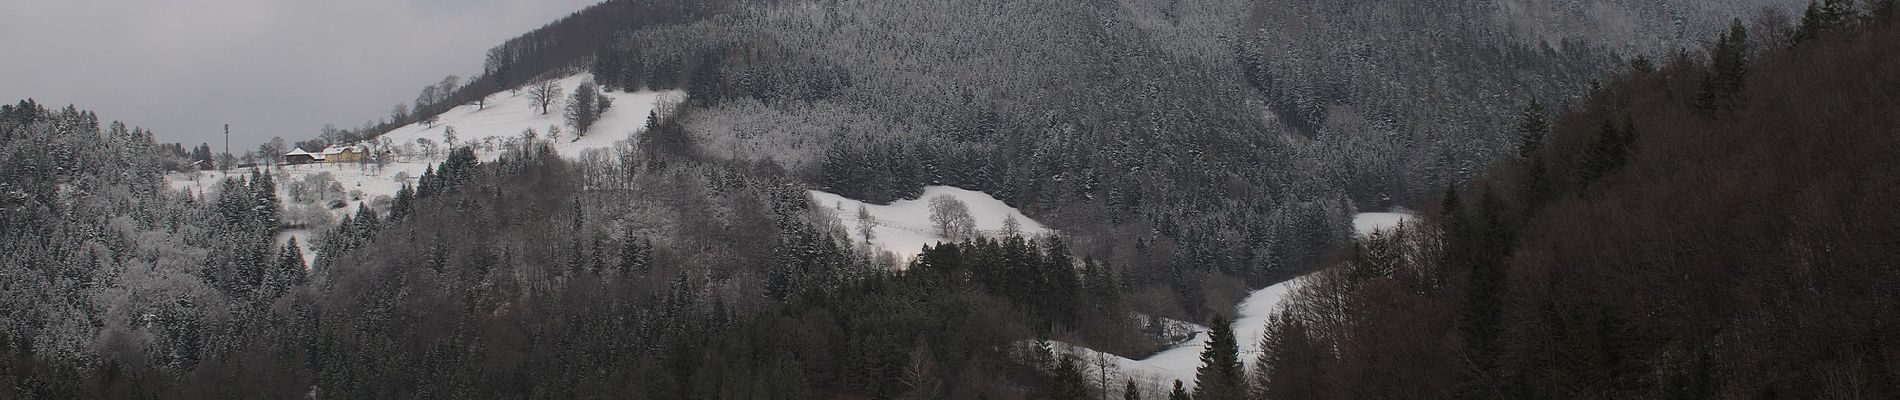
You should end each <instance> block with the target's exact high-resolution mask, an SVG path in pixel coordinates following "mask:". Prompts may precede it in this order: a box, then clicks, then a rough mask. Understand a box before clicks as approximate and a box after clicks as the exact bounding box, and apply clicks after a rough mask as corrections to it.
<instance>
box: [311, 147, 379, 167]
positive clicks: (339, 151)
mask: <svg viewBox="0 0 1900 400" xmlns="http://www.w3.org/2000/svg"><path fill="white" fill-rule="evenodd" d="M317 159H318V160H322V161H323V162H327V163H340V162H360V161H364V160H367V159H369V146H364V145H351V146H334V147H330V148H328V149H324V150H323V154H319V155H318V157H317Z"/></svg>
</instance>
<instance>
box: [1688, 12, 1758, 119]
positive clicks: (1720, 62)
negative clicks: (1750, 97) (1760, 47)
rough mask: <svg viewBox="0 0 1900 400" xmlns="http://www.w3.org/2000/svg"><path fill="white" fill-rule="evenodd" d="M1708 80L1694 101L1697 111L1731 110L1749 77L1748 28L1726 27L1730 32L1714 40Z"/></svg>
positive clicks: (1737, 24) (1739, 24) (1738, 24)
mask: <svg viewBox="0 0 1900 400" xmlns="http://www.w3.org/2000/svg"><path fill="white" fill-rule="evenodd" d="M1709 58H1710V60H1709V69H1710V71H1709V76H1708V77H1706V78H1704V79H1703V81H1702V92H1701V93H1700V94H1699V95H1698V96H1697V97H1696V109H1697V110H1698V111H1701V112H1702V113H1703V114H1704V115H1714V114H1715V113H1716V112H1718V111H1724V110H1729V109H1733V108H1735V106H1736V103H1738V100H1737V98H1738V97H1739V96H1740V95H1741V92H1742V84H1743V82H1744V81H1746V77H1747V75H1748V28H1746V27H1743V26H1742V20H1740V19H1737V20H1734V21H1732V22H1730V23H1729V30H1728V32H1726V33H1723V34H1722V36H1721V37H1719V38H1717V39H1716V42H1715V48H1714V49H1711V50H1710V52H1709Z"/></svg>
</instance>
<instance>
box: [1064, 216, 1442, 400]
mask: <svg viewBox="0 0 1900 400" xmlns="http://www.w3.org/2000/svg"><path fill="white" fill-rule="evenodd" d="M1411 217H1412V215H1411V214H1408V213H1397V212H1392V213H1362V214H1358V215H1354V216H1353V221H1352V222H1353V229H1354V230H1355V231H1356V232H1357V233H1358V235H1359V236H1361V237H1364V236H1366V235H1370V234H1371V233H1372V232H1373V231H1375V230H1380V229H1390V228H1391V227H1394V226H1397V225H1398V224H1399V223H1400V222H1401V221H1404V220H1406V219H1408V218H1411ZM1303 279H1304V278H1293V279H1291V280H1288V281H1286V282H1281V283H1279V284H1275V285H1273V286H1268V287H1265V288H1261V289H1259V290H1255V291H1253V292H1252V293H1248V294H1247V298H1246V299H1245V300H1242V301H1241V302H1240V305H1239V306H1238V307H1237V308H1238V310H1236V311H1237V314H1238V315H1239V318H1236V319H1235V320H1234V325H1233V327H1234V338H1235V340H1236V341H1237V342H1238V344H1239V345H1240V359H1241V360H1242V361H1244V362H1245V363H1246V364H1247V368H1249V369H1251V368H1255V367H1256V366H1255V365H1254V361H1255V359H1257V358H1258V357H1259V355H1260V339H1261V338H1262V337H1263V336H1265V335H1266V328H1267V318H1268V317H1270V316H1272V315H1273V314H1274V313H1276V312H1279V311H1280V309H1281V308H1282V307H1284V305H1283V304H1282V301H1283V300H1285V299H1286V297H1287V295H1288V294H1291V293H1292V292H1293V290H1294V289H1296V288H1298V287H1299V286H1300V283H1301V282H1302V281H1303ZM1207 340H1208V337H1207V334H1206V333H1205V332H1202V333H1201V334H1199V335H1196V336H1195V337H1194V339H1193V340H1189V341H1187V342H1185V343H1182V344H1180V345H1177V346H1175V347H1172V348H1168V349H1167V350H1162V351H1161V352H1159V353H1155V354H1154V355H1151V356H1148V357H1147V358H1143V359H1140V360H1133V359H1128V358H1125V357H1121V356H1117V355H1113V354H1106V353H1100V352H1097V351H1095V350H1092V349H1089V348H1086V347H1081V346H1074V345H1070V344H1067V343H1055V344H1054V345H1055V346H1056V348H1057V349H1064V350H1068V351H1069V352H1070V353H1071V354H1075V355H1076V356H1078V357H1080V358H1081V359H1082V360H1084V361H1089V362H1090V364H1089V365H1088V366H1087V367H1086V368H1087V372H1088V374H1090V376H1093V374H1096V373H1099V371H1101V369H1100V367H1099V366H1098V365H1095V364H1094V361H1095V360H1107V361H1109V364H1110V365H1113V366H1114V367H1113V369H1112V370H1111V372H1114V373H1116V374H1120V376H1122V378H1119V379H1118V380H1124V381H1125V380H1128V379H1133V380H1134V381H1135V382H1136V384H1137V385H1140V386H1148V387H1167V386H1170V385H1172V384H1173V382H1174V380H1177V379H1179V380H1181V384H1182V385H1183V386H1185V387H1187V388H1190V389H1192V388H1193V387H1194V370H1195V369H1197V368H1200V366H1201V351H1202V350H1203V349H1206V348H1207ZM1157 385H1158V386H1157ZM1116 387H1119V386H1116Z"/></svg>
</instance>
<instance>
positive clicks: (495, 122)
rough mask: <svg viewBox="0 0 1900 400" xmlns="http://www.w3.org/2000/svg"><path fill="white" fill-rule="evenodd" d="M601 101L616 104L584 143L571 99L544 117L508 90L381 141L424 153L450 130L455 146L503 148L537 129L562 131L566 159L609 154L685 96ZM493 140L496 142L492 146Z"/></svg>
mask: <svg viewBox="0 0 1900 400" xmlns="http://www.w3.org/2000/svg"><path fill="white" fill-rule="evenodd" d="M592 78H593V75H592V74H586V73H582V74H576V75H573V76H569V77H566V78H562V79H560V85H561V93H563V94H566V95H572V94H573V93H574V88H576V87H580V83H581V81H583V80H588V79H592ZM601 96H602V97H605V98H610V99H613V106H612V107H609V108H607V113H606V114H605V115H602V116H601V118H600V121H599V122H595V123H594V126H593V128H591V129H590V130H589V131H588V133H587V135H585V136H581V137H580V138H579V139H576V138H575V137H574V129H573V127H569V126H567V123H566V120H564V119H563V117H562V115H564V114H563V113H564V111H565V108H564V107H565V105H566V104H567V99H566V98H565V97H563V98H562V99H561V101H557V102H555V103H554V104H553V105H551V106H549V107H548V113H547V114H542V113H541V108H540V107H535V106H534V105H533V102H532V100H531V99H530V98H529V97H528V91H527V90H513V91H503V92H498V93H495V94H491V95H488V103H487V105H486V106H478V105H475V104H465V105H461V106H458V107H455V108H453V109H450V110H449V111H447V112H444V113H442V115H440V116H438V117H437V121H436V123H435V124H433V125H431V124H422V123H416V124H410V125H408V126H404V127H401V128H396V129H395V130H392V131H389V133H387V134H384V135H383V136H382V137H383V138H387V139H388V140H389V143H390V145H391V146H395V147H398V148H401V147H403V146H404V145H412V146H415V147H416V148H420V147H421V145H420V144H418V143H417V142H416V139H427V140H429V141H432V142H435V143H437V144H438V145H441V144H445V140H446V138H445V137H444V136H443V135H442V134H443V133H444V132H445V131H446V130H447V129H448V128H449V127H454V128H455V136H456V144H457V145H471V144H484V143H488V144H492V146H478V147H480V148H487V147H493V148H495V149H500V146H501V143H502V142H504V141H506V140H508V139H511V138H518V137H521V132H522V131H525V130H528V129H534V131H535V132H536V133H537V134H538V135H540V137H542V138H544V139H545V138H547V137H548V127H550V126H558V127H560V129H561V136H560V137H559V138H558V140H556V141H555V145H554V149H555V150H556V151H559V152H560V153H561V155H563V156H566V157H578V156H580V155H581V153H583V152H585V151H587V150H591V149H606V148H611V147H613V146H614V143H616V142H619V141H622V140H626V139H627V138H629V137H632V136H633V133H634V132H636V131H639V130H641V129H645V128H646V124H647V115H648V114H649V113H651V112H653V111H654V110H657V109H659V108H660V107H661V106H662V104H667V103H677V102H678V101H679V100H680V99H684V98H685V94H683V93H682V92H680V91H677V90H671V91H661V92H650V91H647V92H635V93H624V92H602V93H601ZM491 140H492V142H490V141H491ZM499 155H500V153H499V152H498V151H487V152H483V154H482V157H481V158H482V159H483V160H493V159H495V158H496V157H498V156H499Z"/></svg>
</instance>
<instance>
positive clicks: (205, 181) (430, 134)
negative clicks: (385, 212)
mask: <svg viewBox="0 0 1900 400" xmlns="http://www.w3.org/2000/svg"><path fill="white" fill-rule="evenodd" d="M591 77H592V75H590V74H585V73H583V74H577V75H573V76H569V77H566V78H562V79H560V84H561V90H562V93H564V94H572V93H574V88H576V87H579V86H580V83H581V81H583V80H586V79H590V78H591ZM601 95H602V96H603V97H607V98H611V99H613V106H612V107H609V108H608V109H607V113H606V114H604V115H602V116H601V119H600V121H598V122H595V123H594V127H593V129H592V130H591V131H590V132H588V134H587V135H585V136H581V137H580V138H579V139H576V138H575V137H574V135H573V128H572V127H568V126H566V121H565V120H564V119H562V115H563V114H562V112H563V111H564V109H563V108H562V107H563V106H564V105H565V104H566V98H565V97H563V98H562V99H561V101H558V102H556V103H555V104H553V105H551V106H550V107H548V114H547V115H542V114H541V110H540V109H539V108H538V107H530V106H529V104H530V101H529V99H528V94H527V91H526V90H515V91H502V92H499V93H495V94H491V95H488V100H487V106H486V107H478V106H476V105H474V104H468V105H462V106H458V107H455V108H453V109H450V110H449V111H447V112H444V113H442V114H441V115H440V116H438V117H437V121H436V123H435V124H434V125H425V124H420V123H418V124H412V125H408V126H403V127H400V128H396V129H395V130H392V131H390V132H389V133H387V134H384V135H383V136H382V138H387V142H388V143H389V144H390V146H391V147H394V148H396V149H398V150H403V149H406V150H408V151H398V152H397V153H398V154H396V155H394V156H393V157H392V158H394V159H393V160H388V161H389V162H385V163H383V164H382V166H381V167H378V166H376V165H374V164H365V163H333V164H331V163H318V164H303V165H283V166H276V167H272V174H273V175H272V177H273V178H274V179H275V180H276V182H277V194H278V199H280V200H282V202H283V203H284V205H285V207H286V208H289V207H291V206H292V205H291V201H290V196H289V191H288V190H287V189H288V186H289V183H290V182H292V181H299V180H303V179H305V178H306V177H309V176H313V175H317V174H321V173H326V172H327V173H330V175H331V176H334V177H335V178H336V181H337V183H338V184H340V185H342V187H343V192H344V193H346V195H345V196H344V197H345V199H346V200H347V205H346V206H345V207H342V208H335V209H329V210H328V211H329V212H330V213H331V217H332V218H333V219H334V218H341V217H343V215H345V213H348V212H353V211H355V210H356V209H357V207H359V206H361V205H362V204H363V203H366V202H372V201H375V200H376V199H377V198H378V197H382V196H391V197H394V196H395V195H396V191H397V190H398V189H400V188H402V184H403V183H404V182H407V183H409V184H411V185H414V184H415V183H416V179H417V178H420V177H421V176H422V172H423V171H424V170H426V169H428V168H429V167H430V166H433V165H436V164H439V163H441V162H442V161H443V159H444V158H445V157H447V154H448V151H447V146H445V145H446V144H447V143H446V141H445V138H444V137H443V136H442V133H443V131H444V129H446V128H447V127H451V126H452V127H455V131H456V144H457V145H458V146H471V145H472V146H474V147H475V148H476V149H477V150H476V153H477V154H478V158H480V159H482V160H485V161H486V160H494V159H496V158H498V157H499V156H500V149H501V148H502V144H503V143H504V142H506V141H507V140H508V139H512V138H518V137H520V136H521V132H522V131H524V130H527V129H529V128H533V129H534V130H535V132H537V133H538V134H539V136H540V137H541V138H542V139H546V138H547V137H548V136H547V132H548V127H549V126H560V127H561V130H562V131H563V132H562V133H561V137H560V138H559V140H557V141H556V142H555V145H554V148H555V150H556V151H558V152H559V153H560V154H561V155H562V156H564V157H579V156H580V155H581V154H583V153H584V152H586V151H588V150H594V149H609V148H612V147H613V146H614V145H615V144H616V143H618V142H621V141H624V140H627V139H628V138H631V137H634V134H635V133H637V132H638V131H640V130H642V129H645V128H646V124H647V116H648V114H649V113H652V112H653V111H654V110H657V109H660V108H661V107H665V106H666V104H670V103H675V102H678V101H679V100H680V99H683V98H684V97H685V95H684V94H682V93H681V92H680V91H677V90H675V91H663V92H637V93H622V92H603V93H601ZM419 138H421V139H428V140H429V141H432V142H435V143H436V144H437V145H438V146H442V147H441V148H440V149H438V150H437V151H436V153H435V154H433V155H430V154H424V153H423V152H422V146H421V145H420V144H418V143H417V141H416V139H419ZM378 141H382V140H378ZM345 144H347V143H345ZM405 145H406V146H405ZM303 150H306V151H321V150H323V149H303ZM251 170H252V168H238V169H233V170H231V172H230V173H229V174H228V175H227V174H225V173H220V172H218V171H200V172H191V173H170V174H166V175H165V179H166V181H167V182H166V183H167V184H168V186H170V187H171V188H172V189H173V190H178V191H181V192H187V193H191V194H192V195H196V196H205V195H210V194H215V193H217V191H218V187H219V184H220V182H222V181H223V180H224V178H225V177H227V176H229V177H241V176H245V175H249V174H250V173H251ZM398 175H402V176H403V178H405V179H397V177H398ZM356 192H360V195H357V194H356ZM986 197H987V196H986ZM972 206H973V207H974V204H972ZM856 210H857V209H856V208H853V209H852V211H853V212H855V211H856ZM973 211H974V210H973ZM853 216H855V214H853ZM926 219H927V218H926ZM979 222H980V221H979ZM999 223H1000V222H999ZM1038 226H1040V225H1038ZM324 228H327V226H311V227H306V228H305V229H298V230H286V231H285V232H284V233H282V234H279V235H278V238H277V240H278V242H279V243H282V242H283V241H284V240H286V239H288V238H290V237H292V236H295V237H297V242H298V244H300V245H302V247H304V257H305V258H307V259H310V260H314V259H315V258H316V252H315V251H312V250H311V248H312V247H313V245H314V243H312V242H311V241H312V239H313V238H312V237H311V236H312V233H313V230H319V229H324Z"/></svg>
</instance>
